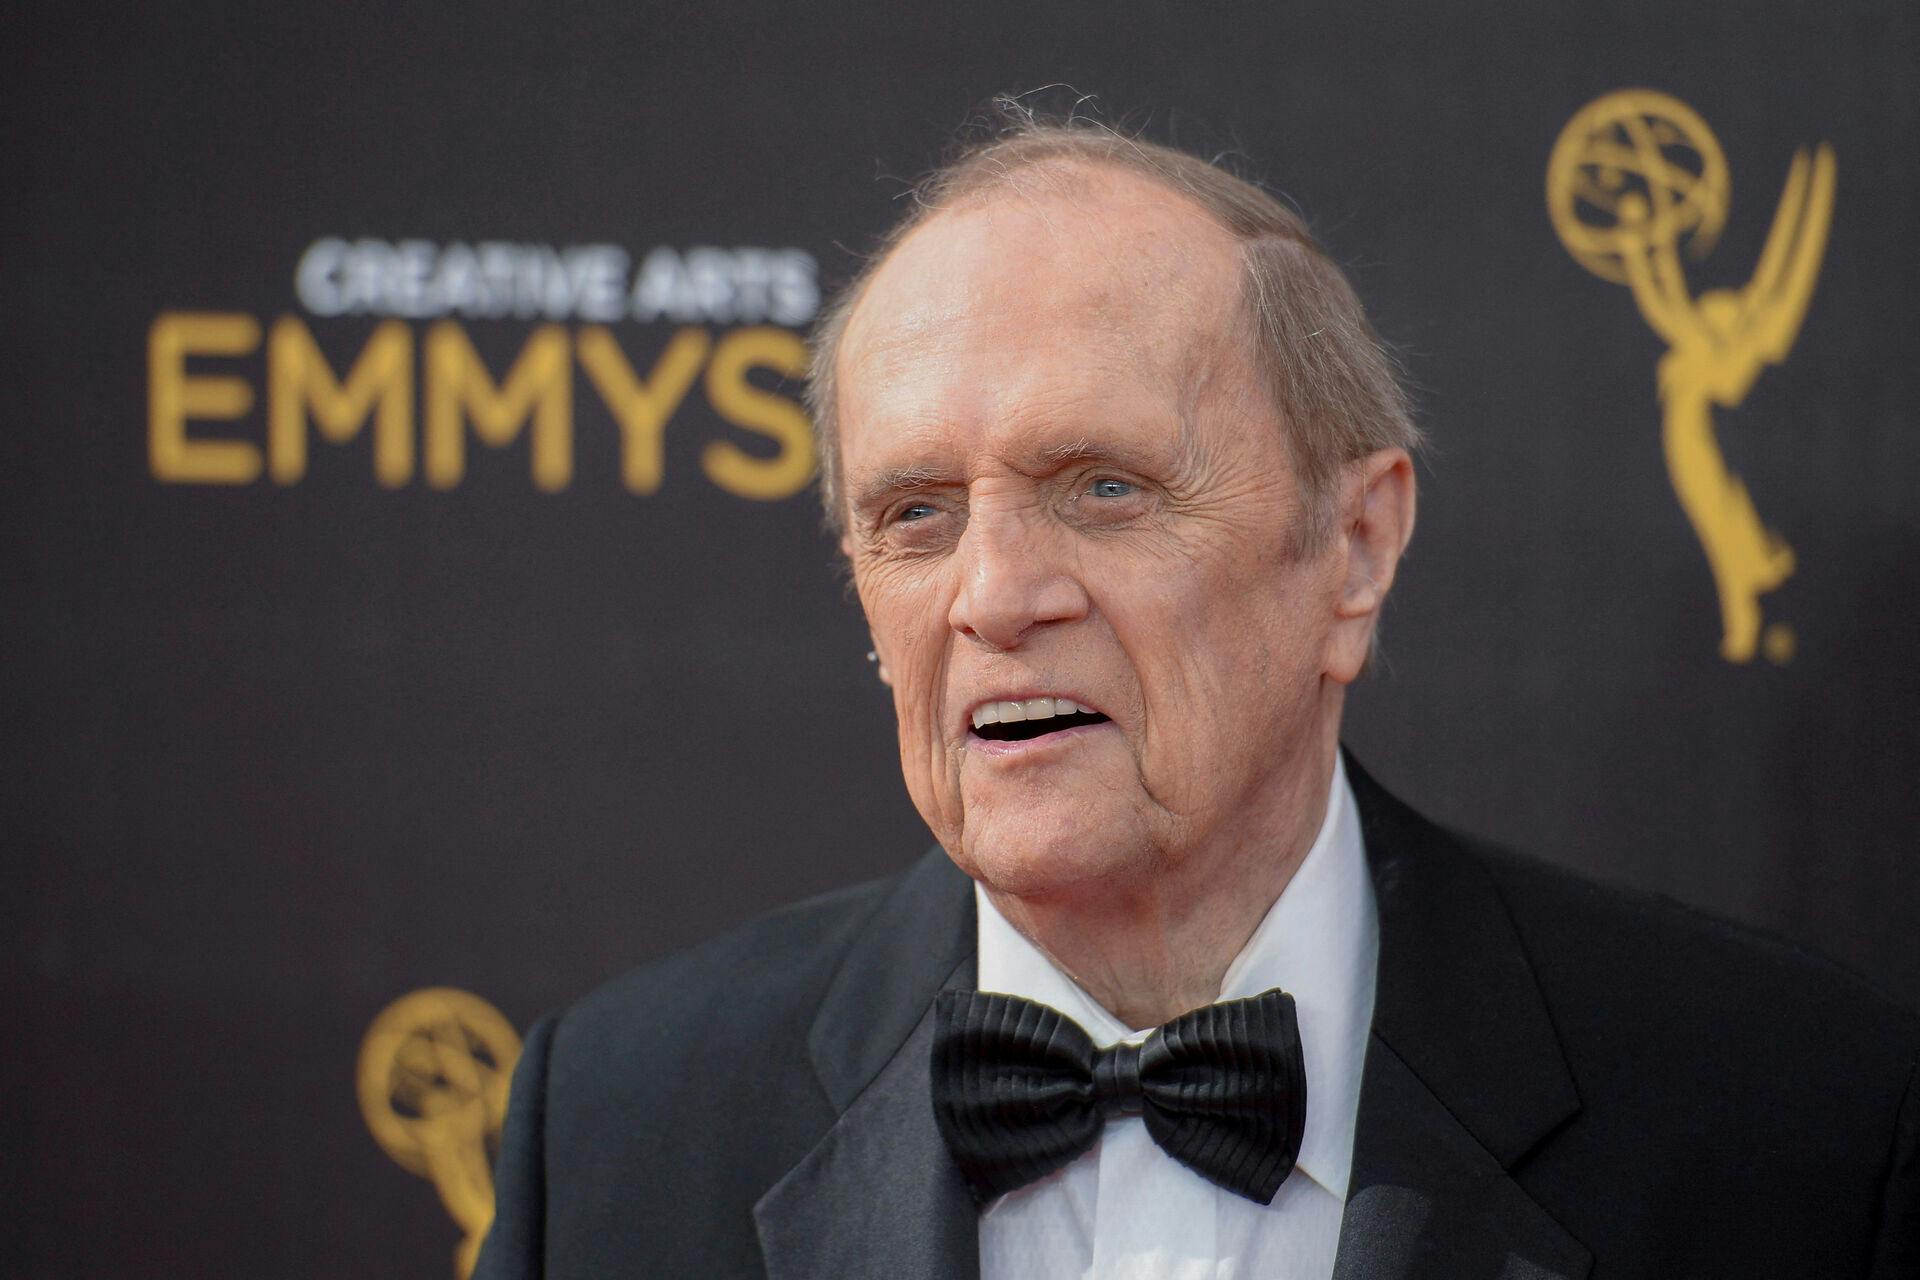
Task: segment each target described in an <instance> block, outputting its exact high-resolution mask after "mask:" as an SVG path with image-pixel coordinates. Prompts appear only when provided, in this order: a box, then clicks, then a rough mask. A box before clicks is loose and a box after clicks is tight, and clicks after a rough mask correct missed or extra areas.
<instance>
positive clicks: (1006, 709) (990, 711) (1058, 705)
mask: <svg viewBox="0 0 1920 1280" xmlns="http://www.w3.org/2000/svg"><path fill="white" fill-rule="evenodd" d="M1077 712H1084V713H1085V714H1087V715H1093V714H1094V710H1093V708H1092V707H1083V706H1081V705H1080V704H1079V703H1077V702H1071V701H1069V700H1067V699H1066V698H1022V699H1020V701H1018V702H988V703H983V704H982V705H980V706H978V707H975V708H974V709H973V727H974V728H976V729H978V728H979V727H980V726H981V725H983V724H1008V723H1011V722H1012V721H1015V720H1050V719H1052V718H1053V717H1054V716H1070V715H1073V714H1075V713H1077Z"/></svg>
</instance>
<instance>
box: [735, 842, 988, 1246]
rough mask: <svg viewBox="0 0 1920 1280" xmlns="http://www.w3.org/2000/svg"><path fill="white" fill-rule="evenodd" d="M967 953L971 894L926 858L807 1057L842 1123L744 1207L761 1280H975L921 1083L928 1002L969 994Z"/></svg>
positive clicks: (937, 861)
mask: <svg viewBox="0 0 1920 1280" xmlns="http://www.w3.org/2000/svg"><path fill="white" fill-rule="evenodd" d="M974 946H975V932H974V919H973V893H972V885H971V882H970V881H969V880H967V878H966V877H965V876H963V875H962V874H961V873H960V872H959V871H958V870H956V869H955V868H954V866H953V864H952V863H951V862H950V861H948V859H947V856H946V855H945V854H944V853H942V852H940V851H939V850H935V851H934V852H933V853H931V854H929V855H928V856H927V857H926V858H924V859H922V860H921V862H920V863H919V864H918V865H917V866H915V867H914V868H913V870H912V871H910V872H909V873H908V874H907V876H906V877H905V878H904V879H903V880H902V881H901V883H900V886H899V887H898V888H897V889H896V890H895V891H894V892H893V894H892V895H891V896H890V897H889V898H888V899H887V901H886V902H885V903H884V904H883V905H882V906H881V907H880V909H879V910H878V911H877V912H876V913H875V914H874V916H873V918H872V919H871V920H870V921H869V922H868V925H867V927H866V928H865V930H864V931H863V932H862V934H861V936H860V938H859V939H858V941H856V942H855V943H854V945H853V946H852V947H850V948H849V949H848V953H847V956H846V958H845V960H844V961H843V962H842V963H841V966H840V969H839V971H838V972H837V973H836V974H835V976H834V980H833V982H832V984H831V985H830V986H829V987H828V990H827V995H826V997H825V998H824V999H823V1000H822V1001H821V1005H820V1011H819V1013H818V1014H817V1015H816V1017H815V1019H814V1024H813V1029H812V1032H811V1034H810V1036H809V1038H808V1046H807V1047H808V1052H809V1054H810V1055H811V1057H812V1059H813V1065H814V1070H815V1072H816V1074H817V1075H818V1076H819V1079H820V1085H821V1088H822V1089H824V1090H825V1091H826V1094H827V1097H828V1099H829V1101H831V1102H832V1104H833V1107H834V1110H835V1111H836V1112H837V1113H839V1117H840V1118H839V1119H838V1120H837V1121H836V1122H835V1123H834V1126H833V1127H832V1128H831V1129H829V1130H828V1131H827V1133H826V1136H825V1137H823V1138H822V1139H821V1140H820V1141H819V1143H818V1144H816V1145H815V1146H814V1148H813V1149H812V1150H811V1151H809V1152H808V1153H807V1155H806V1156H805V1157H804V1158H802V1159H801V1161H800V1162H799V1163H798V1164H796V1165H795V1166H794V1167H793V1168H792V1169H791V1170H789V1171H788V1172H787V1175H786V1176H785V1177H784V1178H782V1179H781V1180H780V1181H779V1182H777V1183H775V1184H774V1186H773V1187H772V1189H771V1190H769V1191H768V1192H767V1193H766V1195H764V1196H762V1197H761V1198H760V1202H759V1203H758V1204H757V1205H755V1206H754V1222H755V1225H756V1226H757V1228H758V1230H759V1234H760V1248H761V1252H762V1254H763V1255H764V1256H765V1258H766V1264H767V1274H768V1276H769V1278H770V1280H798V1278H799V1277H818V1276H834V1277H846V1278H847V1280H883V1278H886V1280H893V1278H895V1277H927V1278H928V1280H947V1278H951V1280H961V1278H962V1277H967V1278H968V1280H971V1277H974V1276H977V1275H978V1274H979V1237H978V1218H977V1216H976V1214H975V1211H974V1207H973V1201H972V1200H971V1199H970V1198H969V1197H968V1195H967V1190H966V1186H965V1184H964V1183H963V1182H962V1181H961V1179H960V1174H959V1171H958V1170H957V1169H956V1168H955V1167H954V1164H953V1161H952V1160H951V1159H949V1158H948V1156H947V1150H946V1145H945V1143H944V1142H943V1141H942V1140H941V1137H940V1131H939V1128H938V1127H937V1125H936V1124H935V1122H934V1117H933V1104H932V1092H931V1089H930V1086H929V1079H928V1072H929V1066H930V1063H931V1060H932V1054H931V1045H932V1035H933V1032H932V1006H933V997H934V996H935V994H937V993H938V992H939V991H940V990H941V989H942V988H943V987H946V986H964V987H972V985H973V981H974Z"/></svg>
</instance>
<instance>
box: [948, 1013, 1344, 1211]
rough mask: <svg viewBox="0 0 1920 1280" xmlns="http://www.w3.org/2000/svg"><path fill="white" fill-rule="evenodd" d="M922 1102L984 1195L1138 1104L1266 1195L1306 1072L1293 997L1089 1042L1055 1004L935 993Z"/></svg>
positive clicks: (1067, 1152) (1027, 1174)
mask: <svg viewBox="0 0 1920 1280" xmlns="http://www.w3.org/2000/svg"><path fill="white" fill-rule="evenodd" d="M933 1109H934V1114H935V1115H936V1116H937V1117H938V1119H939V1122H940V1133H941V1135H942V1136H943V1137H945V1138H946V1140H947V1149H948V1150H949V1151H951V1152H952V1153H953V1158H954V1161H955V1162H956V1163H957V1164H958V1165H959V1166H960V1172H961V1173H962V1174H963V1175H965V1177H966V1180H967V1185H968V1186H969V1187H970V1188H971V1189H972V1191H973V1196H974V1199H975V1200H977V1201H978V1202H979V1203H981V1204H982V1205H984V1204H986V1203H987V1201H989V1200H991V1199H993V1198H994V1197H995V1196H998V1195H1003V1194H1005V1193H1006V1192H1008V1191H1012V1190H1013V1189H1014V1188H1016V1187H1021V1186H1025V1185H1026V1184H1027V1183H1029V1182H1032V1181H1033V1180H1035V1179H1036V1178H1042V1177H1045V1176H1046V1175H1047V1174H1049V1173H1052V1172H1053V1171H1054V1170H1055V1169H1058V1168H1059V1167H1060V1166H1062V1165H1064V1164H1066V1163H1067V1162H1068V1161H1070V1160H1072V1159H1073V1158H1074V1157H1075V1156H1078V1155H1079V1154H1080V1153H1081V1152H1083V1151H1085V1150H1086V1149H1087V1148H1088V1147H1091V1146H1092V1145H1093V1143H1094V1140H1095V1139H1096V1138H1098V1137H1099V1136H1100V1129H1101V1126H1102V1125H1104V1124H1105V1123H1106V1121H1107V1120H1108V1119H1110V1118H1111V1117H1113V1116H1118V1115H1138V1116H1140V1118H1141V1119H1142V1120H1144V1121H1145V1122H1146V1126H1147V1132H1148V1133H1149V1134H1150V1135H1152V1137H1153V1140H1154V1141H1155V1142H1157V1143H1159V1144H1160V1148H1161V1149H1162V1150H1163V1151H1165V1152H1166V1153H1167V1154H1168V1155H1170V1156H1172V1157H1173V1158H1174V1159H1176V1160H1178V1161H1179V1162H1180V1163H1182V1164H1184V1165H1186V1166H1187V1167H1188V1168H1189V1169H1192V1170H1193V1171H1194V1172H1195V1173H1198V1174H1200V1175H1201V1176H1202V1177H1204V1178H1207V1179H1208V1180H1210V1181H1212V1182H1216V1183H1218V1184H1219V1185H1221V1186H1223V1187H1225V1188H1226V1189H1227V1190H1229V1191H1233V1192H1236V1193H1238V1194H1240V1195H1243V1196H1245V1197H1247V1199H1249V1200H1253V1201H1256V1202H1258V1203H1260V1204H1271V1203H1272V1202H1273V1196H1274V1193H1275V1192H1277V1191H1278V1190H1279V1189H1280V1184H1281V1183H1282V1182H1285V1181H1286V1180H1287V1174H1288V1173H1290V1172H1292V1170H1293V1161H1294V1157H1295V1156H1297V1155H1298V1154H1299V1152H1300V1133H1301V1130H1302V1129H1303V1128H1305V1126H1306V1119H1307V1077H1306V1069H1305V1067H1304V1066H1303V1065H1302V1063H1301V1060H1300V1028H1299V1024H1298V1023H1297V1022H1296V1021H1295V1020H1294V1014H1293V997H1292V996H1290V995H1288V994H1287V993H1286V992H1284V991H1280V990H1277V989H1276V990H1273V991H1268V992H1266V993H1265V994H1263V995H1257V996H1254V997H1253V998H1251V999H1248V1000H1226V1001H1222V1002H1221V1003H1219V1004H1210V1005H1207V1006H1205V1007H1204V1008H1200V1009H1195V1010H1194V1011H1193V1012H1191V1013H1185V1014H1182V1015H1181V1016H1179V1017H1178V1018H1175V1019H1174V1020H1173V1021H1172V1022H1169V1023H1167V1024H1166V1025H1165V1026H1163V1027H1161V1028H1160V1029H1159V1030H1157V1031H1155V1032H1154V1033H1153V1034H1152V1035H1149V1036H1148V1037H1147V1038H1146V1040H1145V1041H1144V1042H1143V1043H1141V1044H1139V1045H1128V1044H1117V1045H1114V1046H1113V1047H1112V1048H1110V1049H1096V1048H1095V1047H1094V1044H1093V1041H1092V1040H1091V1039H1089V1038H1088V1036H1087V1033H1086V1032H1085V1031H1082V1030H1081V1029H1080V1028H1079V1027H1078V1026H1077V1025H1075V1024H1074V1023H1073V1022H1072V1021H1070V1020H1069V1019H1068V1018H1067V1017H1066V1016H1065V1015H1064V1014H1062V1013H1061V1012H1059V1011H1058V1010H1057V1009H1049V1008H1048V1007H1047V1006H1046V1005H1043V1004H1035V1003H1034V1002H1033V1001H1031V1000H1023V999H1021V998H1020V997H1018V996H1007V995H999V994H996V993H993V992H988V991H942V992H941V993H940V995H939V997H938V998H937V999H936V1001H935V1003H934V1036H933Z"/></svg>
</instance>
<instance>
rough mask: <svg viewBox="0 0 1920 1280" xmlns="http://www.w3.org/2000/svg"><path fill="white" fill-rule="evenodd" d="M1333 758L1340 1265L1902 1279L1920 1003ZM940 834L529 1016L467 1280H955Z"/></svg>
mask: <svg viewBox="0 0 1920 1280" xmlns="http://www.w3.org/2000/svg"><path fill="white" fill-rule="evenodd" d="M1349 763H1350V773H1351V777H1352V781H1353V786H1354V791H1355V794H1356V798H1357V799H1358V801H1359V808H1360V814H1361V821H1362V828H1363V831H1364V834H1365V839H1366V847H1367V855H1368V861H1369V863H1370V864H1371V869H1372V873H1373V880H1374V887H1375V890H1376V893H1377V897H1378V901H1379V910H1380V968H1379V976H1378V982H1377V994H1376V998H1375V1011H1374V1024H1373V1034H1372V1037H1371V1040H1370V1041H1369V1044H1368V1049H1367V1054H1366V1063H1365V1068H1364V1076H1363V1080H1362V1088H1361V1095H1360V1113H1359V1123H1358V1128H1357V1132H1356V1135H1355V1147H1354V1164H1353V1176H1352V1181H1351V1187H1350V1191H1349V1197H1348V1201H1347V1209H1346V1215H1345V1218H1344V1219H1343V1222H1342V1226H1341V1234H1340V1244H1339V1256H1338V1261H1337V1263H1336V1267H1335V1275H1336V1276H1337V1277H1341V1278H1342V1280H1376V1278H1377V1280H1386V1278H1387V1277H1445V1278H1446V1280H1461V1278H1464V1277H1483V1276H1484V1277H1489V1278H1492V1277H1508V1278H1509V1280H1512V1278H1516V1277H1533V1278H1538V1280H1545V1278H1546V1277H1568V1278H1569V1280H1576V1278H1578V1277H1582V1276H1588V1275H1592V1276H1594V1277H1606V1278H1611V1277H1661V1278H1663V1280H1665V1278H1668V1277H1678V1276H1726V1277H1739V1278H1740V1280H1753V1278H1754V1277H1762V1276H1780V1277H1793V1278H1794V1280H1806V1278H1807V1277H1814V1276H1868V1275H1870V1276H1874V1277H1879V1278H1890V1277H1894V1276H1899V1277H1913V1276H1920V1081H1916V1078H1915V1077H1916V1062H1920V1025H1917V1024H1916V1021H1915V1019H1914V1018H1913V1017H1912V1016H1911V1015H1910V1014H1908V1013H1906V1012H1904V1011H1902V1010H1900V1009H1898V1008H1896V1007H1894V1006H1892V1005H1890V1004H1887V1003H1884V1002H1882V1001H1880V1000H1878V999H1876V998H1875V997H1873V996H1871V995H1870V994H1868V993H1867V992H1865V991H1864V990H1863V989H1862V988H1861V987H1860V986H1858V985H1857V984H1856V983H1855V982H1853V981H1852V980H1850V979H1849V978H1847V977H1846V976H1845V975H1843V974H1842V973H1840V972H1839V971H1837V970H1836V969H1834V968H1832V967H1831V966H1829V965H1826V964H1824V963H1822V962H1820V961H1817V960H1814V959H1812V958H1810V957H1808V956H1806V955H1804V954H1801V953H1799V952H1796V951H1793V950H1790V949H1788V948H1786V947H1784V946H1782V945H1780V944H1777V943H1773V942H1768V941H1765V940H1763V939H1759V938H1756V937H1755V936H1753V935H1751V934H1749V933H1747V932H1745V931H1743V930H1739V929H1736V928H1734V927H1733V926H1730V925H1727V924H1723V923H1720V922H1718V921H1715V920H1712V919H1709V918H1707V917H1704V916H1701V915H1698V914H1695V913H1693V912H1691V911H1688V910H1686V909H1684V908H1681V907H1679V906H1676V905H1674V904H1672V903H1668V902H1663V901H1658V900H1653V899H1647V898H1640V897H1632V896H1628V895H1625V894H1622V893H1619V892H1617V891H1612V890H1607V889H1602V888H1599V887H1596V886H1594V885H1591V884H1588V883H1586V882H1584V881H1582V880H1579V879H1576V878H1574V877H1572V876H1569V875H1567V874H1565V873H1563V872H1560V871H1556V870H1552V869H1549V868H1548V867H1546V866H1543V865H1540V864H1537V863H1534V862H1530V861H1527V860H1523V859H1520V858H1517V857H1513V856H1511V855H1508V854H1506V853H1503V852H1500V851H1498V850H1495V849H1491V848H1488V847H1485V846H1482V845H1479V844H1476V843H1473V842H1471V841H1468V840H1466V839H1464V838H1461V837H1458V836H1455V835H1453V834H1450V833H1448V832H1445V831H1442V830H1441V829H1439V828H1437V827H1435V826H1433V825H1432V824H1431V823H1428V822H1427V821H1425V820H1424V819H1422V818H1421V817H1420V816H1418V815H1417V814H1415V813H1414V812H1413V811H1411V810H1410V809H1408V808H1407V807H1406V806H1404V805H1402V804H1400V803H1399V802H1398V801H1396V800H1394V799H1393V798H1392V797H1391V796H1389V795H1388V794H1387V793H1386V792H1384V791H1383V790H1381V789H1380V787H1379V786H1378V785H1376V784H1375V783H1373V781H1372V780H1371V779H1369V778H1368V777H1367V776H1366V774H1365V773H1364V772H1363V771H1361V770H1360V769H1359V768H1358V767H1355V766H1352V765H1351V762H1349ZM973 951H974V914H973V897H972V892H971V885H970V882H969V881H968V880H967V879H966V878H965V877H963V876H962V875H961V874H960V873H959V872H958V871H956V870H955V869H954V868H953V866H952V864H951V863H949V862H948V861H947V859H946V857H945V856H944V855H943V854H941V853H939V852H938V851H937V850H936V851H935V852H934V853H933V854H930V855H929V856H928V857H927V858H925V859H923V860H922V861H921V862H920V863H919V864H917V865H916V866H915V867H913V868H912V869H911V870H910V871H908V872H906V873H905V874H904V875H902V876H899V877H897V878H895V879H893V880H889V881H882V882H880V883H877V884H873V885H869V886H865V887H862V888H857V889H852V890H848V891H845V892H842V893H838V894H834V895H832V896H829V897H826V898H821V899H818V900H815V901H813V902H809V903H805V904H802V905H800V906H797V907H794V908H791V909H789V910H786V911H784V912H781V913H780V914H777V915H774V916H771V917H769V918H767V919H764V920H761V921H759V922H757V923H755V924H752V925H749V926H747V927H746V928H744V929H742V930H740V931H738V932H736V933H734V934H731V935H730V936H727V937H724V938H721V939H719V940H717V941H714V942H711V943H708V944H707V945H705V946H702V947H699V948H697V949H695V950H693V951H689V952H686V953H683V954H681V955H677V956H673V957H670V958H668V959H665V960H662V961H659V962H658V963H655V964H652V965H649V966H647V967H646V968H644V969H641V970H639V971H638V972H636V973H634V974H631V975H629V976H628V977H626V978H624V979H621V980H619V981H617V982H614V983H612V984H611V985H609V986H607V987H605V988H603V989H602V990H600V991H599V992H597V993H596V994H594V995H592V996H589V997H588V998H587V999H585V1000H583V1001H581V1002H580V1003H579V1004H577V1005H575V1006H574V1007H573V1008H571V1009H570V1010H568V1011H567V1012H566V1013H564V1014H562V1015H560V1016H559V1017H556V1018H549V1019H547V1020H546V1021H543V1022H542V1023H540V1024H539V1025H538V1026H537V1027H536V1028H535V1029H534V1031H533V1032H532V1033H531V1034H530V1035H529V1037H528V1040H527V1044H526V1048H525V1050H524V1053H523V1055H522V1057H521V1059H520V1066H519V1069H518V1070H517V1072H516V1073H515V1077H514V1083H513V1093H512V1102H511V1105H510V1108H509V1111H508V1115H507V1123H506V1131H505V1135H504V1138H503V1142H502V1148H501V1153H500V1160H499V1169H498V1174H497V1184H498V1192H499V1206H500V1207H499V1213H498V1216H497V1218H496V1220H495V1222H494V1226H493V1230H492V1233H491V1235H490V1236H489V1238H488V1240H487V1243H486V1247H485V1249H484V1250H483V1252H482V1254H481V1259H480V1264H479V1269H478V1273H477V1274H478V1276H479V1277H480V1280H509V1278H512V1280H523V1278H531V1277H536V1276H544V1277H551V1278H553V1280H561V1278H563V1277H564V1278H566V1280H572V1278H574V1277H601V1276H606V1277H612V1276H621V1277H627V1276H687V1277H731V1276H762V1275H765V1276H770V1277H773V1278H774V1280H784V1278H787V1277H821V1278H826V1277H831V1278H833V1280H851V1278H856V1277H871V1278H873V1280H880V1278H881V1277H885V1278H887V1280H898V1278H900V1277H918V1276H927V1277H955V1278H958V1277H967V1276H973V1275H976V1274H977V1273H978V1262H977V1246H976V1219H975V1216H974V1210H973V1208H972V1204H971V1202H970V1201H969V1199H968V1197H967V1193H966V1191H965V1189H964V1188H963V1186H962V1184H961V1182H960V1180H959V1177H958V1175H957V1173H956V1172H955V1170H954V1168H953V1166H952V1165H951V1163H950V1162H949V1160H948V1158H947V1156H946V1152H945V1149H944V1148H943V1147H942V1145H941V1141H940V1136H939V1133H938V1131H937V1130H936V1128H935V1125H934V1119H933V1114H932V1111H931V1108H930V1105H929V1101H928V1045H929V1037H930V1029H929V1022H928V1011H929V1008H930V1006H931V1004H932V1001H933V997H934V994H935V993H936V992H937V991H939V990H940V989H941V988H942V987H943V986H948V985H971V983H972V982H973Z"/></svg>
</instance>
